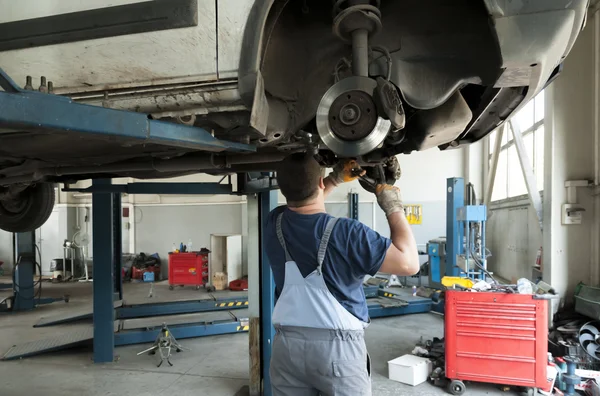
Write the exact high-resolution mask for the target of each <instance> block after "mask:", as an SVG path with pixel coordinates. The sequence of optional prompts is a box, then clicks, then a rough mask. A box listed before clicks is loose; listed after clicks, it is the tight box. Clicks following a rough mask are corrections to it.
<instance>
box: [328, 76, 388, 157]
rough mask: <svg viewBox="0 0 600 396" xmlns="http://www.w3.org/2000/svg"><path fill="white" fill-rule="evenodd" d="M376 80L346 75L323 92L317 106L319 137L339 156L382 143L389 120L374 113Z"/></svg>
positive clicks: (350, 154) (372, 148) (367, 149)
mask: <svg viewBox="0 0 600 396" xmlns="http://www.w3.org/2000/svg"><path fill="white" fill-rule="evenodd" d="M376 87H377V82H376V81H375V80H372V79H370V78H367V77H356V76H355V77H348V78H345V79H343V80H341V81H339V82H338V83H337V84H335V85H333V86H332V87H331V88H329V90H328V91H327V92H326V93H325V95H323V98H322V99H321V103H319V107H318V109H317V118H316V121H317V130H318V131H319V136H320V137H321V140H322V141H323V143H325V145H326V146H327V147H329V148H330V149H331V150H332V151H333V152H334V153H336V154H337V155H339V156H342V157H353V156H358V155H363V154H366V153H368V152H370V151H372V150H374V149H375V148H377V146H379V145H380V144H381V143H383V140H384V139H385V137H386V136H387V134H388V132H389V131H390V127H391V122H390V121H389V120H385V119H383V118H382V117H379V116H378V115H377V107H376V106H375V102H374V101H373V91H374V90H375V88H376Z"/></svg>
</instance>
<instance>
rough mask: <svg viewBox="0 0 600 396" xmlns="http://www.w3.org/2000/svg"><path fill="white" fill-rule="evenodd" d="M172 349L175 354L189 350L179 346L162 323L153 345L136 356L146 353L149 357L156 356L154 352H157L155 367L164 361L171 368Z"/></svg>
mask: <svg viewBox="0 0 600 396" xmlns="http://www.w3.org/2000/svg"><path fill="white" fill-rule="evenodd" d="M173 348H175V351H177V352H181V351H183V350H188V351H189V350H190V349H189V348H184V347H182V346H181V344H180V343H179V342H178V341H177V340H176V339H175V337H173V335H172V334H171V332H170V331H169V328H168V327H167V324H166V323H163V324H162V328H161V329H160V332H159V333H158V336H157V337H156V341H154V344H153V345H152V346H151V347H150V348H148V349H144V350H143V351H141V352H140V353H138V356H139V355H142V354H144V353H146V352H148V354H149V355H154V354H156V350H158V353H160V362H159V363H158V366H156V367H160V366H161V365H162V364H163V362H164V361H165V360H166V361H167V363H169V366H173V363H171V360H170V357H171V350H172V349H173Z"/></svg>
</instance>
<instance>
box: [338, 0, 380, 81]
mask: <svg viewBox="0 0 600 396" xmlns="http://www.w3.org/2000/svg"><path fill="white" fill-rule="evenodd" d="M333 3H334V4H333V31H334V33H335V34H336V35H337V36H338V37H339V38H340V39H342V40H344V41H346V42H348V43H350V44H351V45H352V73H353V74H354V75H355V76H361V77H368V76H369V39H370V38H372V37H373V36H374V35H376V34H377V33H379V31H381V27H382V25H381V11H380V10H379V7H380V0H334V1H333Z"/></svg>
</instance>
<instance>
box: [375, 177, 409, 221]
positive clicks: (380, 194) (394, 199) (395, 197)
mask: <svg viewBox="0 0 600 396" xmlns="http://www.w3.org/2000/svg"><path fill="white" fill-rule="evenodd" d="M375 195H376V196H377V203H378V204H379V207H380V208H381V209H382V210H383V212H384V213H385V215H386V216H389V215H391V214H392V213H396V212H404V205H403V204H402V196H401V195H400V189H399V188H398V187H394V186H391V185H389V184H378V185H377V187H376V188H375Z"/></svg>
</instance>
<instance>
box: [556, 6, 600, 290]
mask: <svg viewBox="0 0 600 396" xmlns="http://www.w3.org/2000/svg"><path fill="white" fill-rule="evenodd" d="M596 18H598V16H596ZM595 25H596V26H598V21H595V20H594V17H593V16H590V23H588V26H587V27H586V28H585V30H584V31H583V32H582V33H581V35H580V37H579V39H578V41H577V42H576V43H575V46H574V48H573V50H572V52H571V54H570V55H569V57H568V58H567V60H566V62H565V67H564V72H563V74H562V75H561V76H560V77H559V78H558V79H557V80H556V81H555V82H554V83H553V84H552V85H551V86H550V87H549V88H548V89H547V94H546V114H547V116H546V124H545V131H546V132H545V179H544V268H545V271H544V278H545V280H546V281H549V282H550V283H551V284H552V285H553V286H554V288H555V289H557V290H558V291H559V292H560V293H561V294H562V295H563V296H565V297H567V298H570V297H571V294H572V292H573V289H574V287H575V285H576V284H577V283H578V282H580V281H584V282H588V283H597V282H598V279H597V274H598V263H597V262H595V263H592V245H594V246H597V245H598V244H600V241H599V240H598V236H597V235H596V236H595V238H592V236H591V234H592V231H593V225H594V222H596V224H597V221H598V220H597V218H596V213H595V211H594V204H593V197H592V194H591V190H589V189H579V191H578V199H579V203H580V204H581V205H582V206H583V207H584V208H585V209H586V212H585V214H584V220H583V224H582V225H577V226H564V225H562V224H561V206H562V204H564V203H566V202H567V196H566V189H565V187H564V183H565V181H567V180H580V179H591V180H593V179H594V176H595V169H594V168H595V158H594V156H595V153H597V150H598V141H597V140H595V139H594V128H595V124H594V122H595V117H596V114H597V112H598V111H599V110H598V103H597V102H596V103H594V100H595V99H594V92H595V89H596V90H597V89H598V81H597V80H594V55H595V52H596V53H597V52H598V49H597V48H598V36H597V33H598V32H596V38H594V28H595ZM596 56H598V55H596ZM596 67H598V65H597V64H596ZM596 127H597V126H596ZM596 199H597V198H596ZM595 218H596V220H594V219H595ZM593 274H594V278H593V279H592V275H593Z"/></svg>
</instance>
